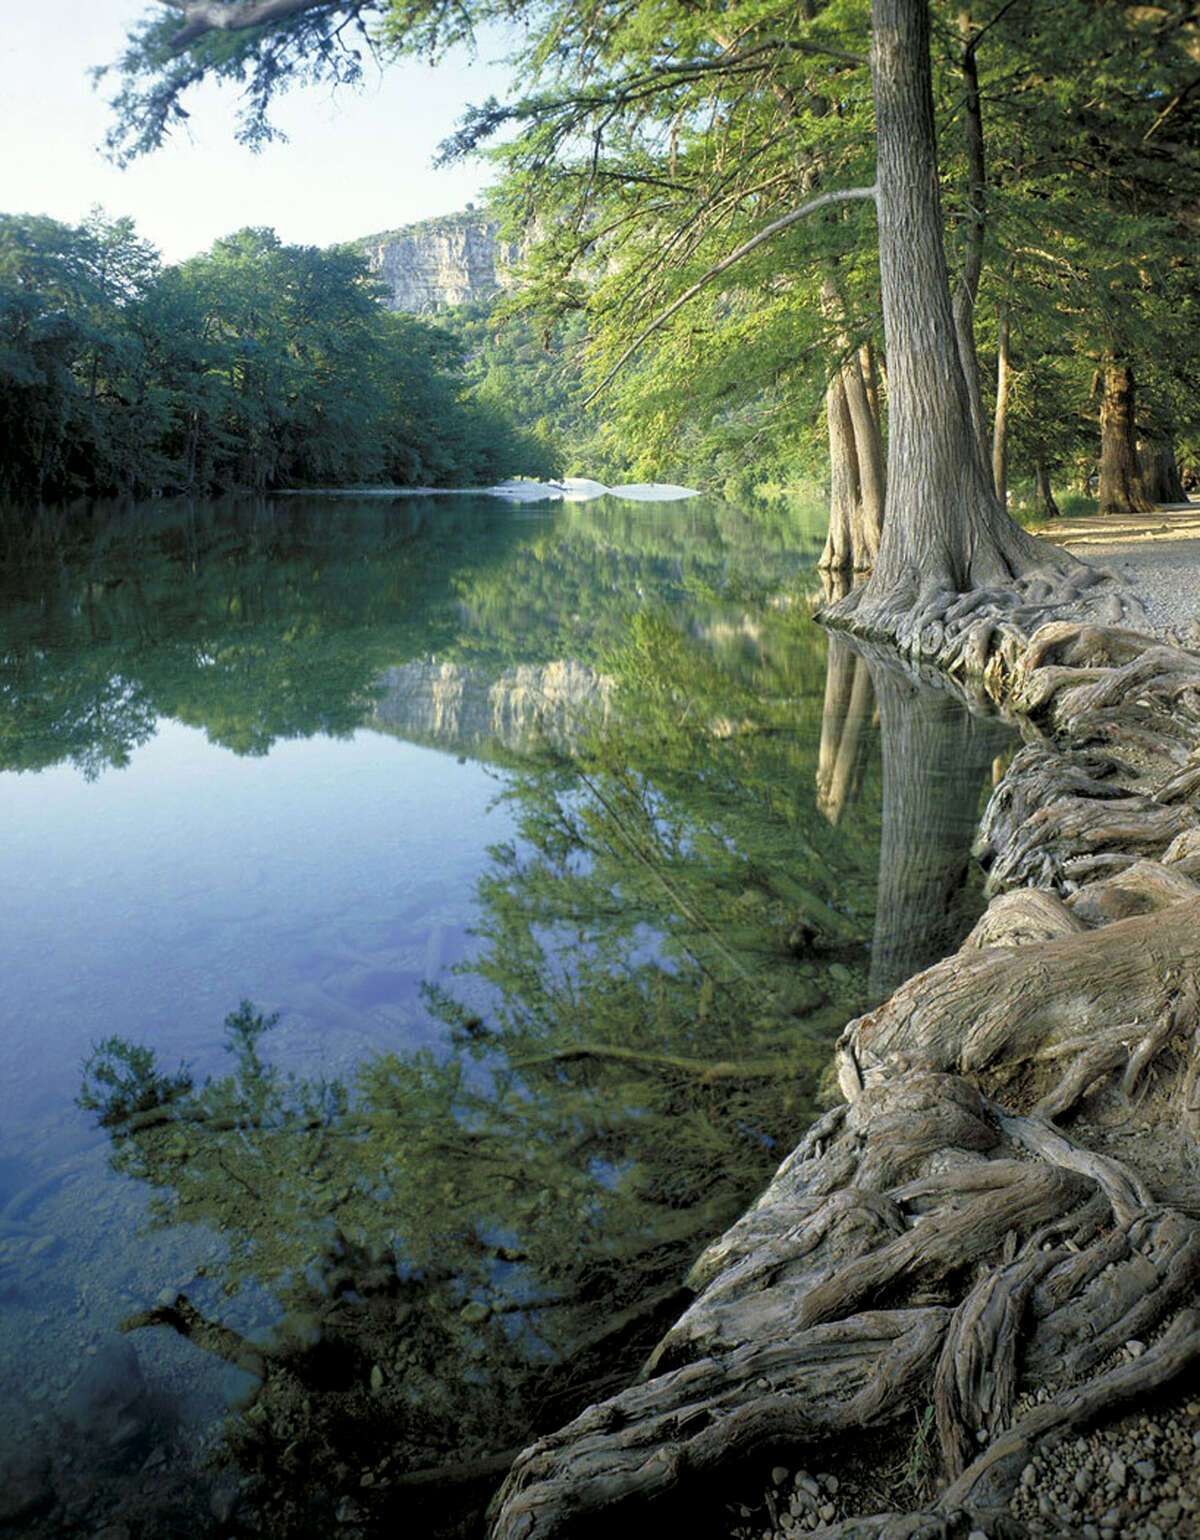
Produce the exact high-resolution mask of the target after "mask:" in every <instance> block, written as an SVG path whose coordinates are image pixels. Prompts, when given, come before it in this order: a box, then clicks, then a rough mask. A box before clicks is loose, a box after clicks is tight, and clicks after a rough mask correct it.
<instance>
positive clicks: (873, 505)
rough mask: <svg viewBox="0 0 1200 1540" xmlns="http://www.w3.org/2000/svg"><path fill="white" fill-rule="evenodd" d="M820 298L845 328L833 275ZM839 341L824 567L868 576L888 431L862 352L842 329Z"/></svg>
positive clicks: (879, 519) (829, 404)
mask: <svg viewBox="0 0 1200 1540" xmlns="http://www.w3.org/2000/svg"><path fill="white" fill-rule="evenodd" d="M821 300H822V306H823V308H824V311H825V314H826V315H827V316H829V317H830V319H831V320H833V322H834V324H835V325H837V326H839V327H840V326H841V324H842V323H844V321H845V305H844V303H843V301H842V296H841V294H840V292H839V290H838V286H837V280H836V278H835V276H834V274H833V272H832V271H830V272H827V273H826V274H825V278H824V280H823V282H822V285H821ZM834 341H835V345H836V346H837V348H838V349H839V351H840V352H841V355H842V362H841V365H840V366H839V371H838V379H839V382H840V390H841V396H840V400H837V399H835V397H836V395H837V392H834V395H833V396H829V395H827V398H826V416H827V419H828V422H829V455H830V508H829V531H830V538H829V540H828V541H827V542H826V546H825V554H824V555H823V556H822V558H821V562H820V565H821V567H822V568H823V569H824V570H826V571H840V570H843V569H844V568H846V567H849V566H853V568H854V570H855V571H856V572H867V571H869V570H870V569H871V568H872V567H873V566H874V565H875V557H876V554H877V553H878V551H879V536H880V531H881V529H882V527H883V500H884V487H885V476H884V454H883V433H882V431H881V429H880V426H879V419H878V416H877V415H876V413H875V410H874V408H873V407H872V404H871V398H870V394H869V392H868V390H867V385H866V381H865V380H864V378H863V372H862V365H861V364H860V362H859V358H858V354H857V352H855V351H854V350H853V349H852V348H851V346H850V338H849V337H848V335H847V334H846V333H845V332H844V331H841V330H839V331H838V332H837V333H836V334H835V338H834ZM847 443H848V446H849V447H848V448H847ZM835 454H836V455H839V456H843V457H844V458H845V461H846V463H845V464H844V465H843V466H841V467H838V466H835V465H834V464H833V460H834V456H835ZM851 467H852V472H853V474H851ZM850 485H853V489H854V491H853V501H852V503H849V504H848V505H847V506H848V507H849V512H848V514H847V512H846V509H845V507H843V506H841V505H842V504H843V503H845V501H846V496H847V494H846V488H847V487H849V486H850ZM835 503H837V504H838V506H837V507H835ZM847 517H848V519H849V549H848V551H847V550H845V549H843V548H842V547H843V544H844V541H845V534H844V529H843V528H841V527H840V526H842V525H843V524H844V521H845V519H846V518H847ZM835 528H836V529H837V534H836V535H835Z"/></svg>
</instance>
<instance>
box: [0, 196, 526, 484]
mask: <svg viewBox="0 0 1200 1540" xmlns="http://www.w3.org/2000/svg"><path fill="white" fill-rule="evenodd" d="M381 294H382V289H381V286H380V285H378V284H377V283H376V282H375V281H374V280H373V279H372V278H371V276H370V273H369V271H368V267H367V263H366V260H365V259H364V258H363V257H362V256H361V255H359V254H357V253H355V252H353V251H351V250H349V249H344V248H331V249H327V250H321V249H318V248H317V247H313V246H287V245H284V244H283V243H282V242H281V241H280V240H279V238H278V236H277V235H276V234H275V232H274V231H273V230H269V229H255V228H248V229H244V230H240V231H238V232H237V233H235V234H233V235H229V236H225V237H223V238H222V239H220V240H218V241H216V242H215V243H214V244H213V246H212V249H211V250H210V251H208V252H206V253H204V254H203V255H202V256H197V257H192V258H190V259H189V260H187V261H186V262H181V263H178V264H175V265H172V266H164V265H163V264H162V263H161V261H160V259H159V256H158V253H157V252H156V251H155V250H154V248H153V247H152V246H151V245H150V244H149V243H148V242H147V241H145V240H143V239H142V238H141V237H139V236H138V234H137V231H136V229H135V228H134V225H133V222H132V220H130V219H128V218H119V219H112V218H109V217H107V216H106V215H105V214H104V213H103V212H102V211H100V210H94V211H93V212H92V214H91V215H90V216H89V217H88V219H86V220H85V221H84V222H83V223H82V224H81V225H78V226H70V225H65V224H60V223H59V222H57V221H56V220H52V219H48V218H44V217H38V216H32V215H16V214H5V215H0V494H3V495H5V496H7V497H9V498H10V499H12V500H14V501H17V502H39V501H43V500H45V501H55V500H61V499H67V498H71V497H75V496H80V495H101V496H114V495H125V494H129V495H135V496H143V497H144V496H147V495H157V494H159V493H171V492H180V491H189V492H201V493H204V492H214V491H225V490H249V491H266V490H270V489H272V488H276V487H281V486H315V485H321V486H337V485H353V484H360V483H365V482H385V483H392V484H396V485H400V486H413V485H419V484H426V485H435V486H445V485H448V484H453V483H463V484H466V485H481V484H487V483H488V482H491V481H496V480H500V479H502V478H503V477H505V476H508V475H512V474H516V473H521V472H524V473H526V474H531V475H535V476H536V475H546V474H549V473H551V472H552V471H553V470H554V469H555V466H554V463H553V459H552V456H551V454H550V451H549V450H548V448H547V446H546V444H545V443H544V442H543V441H542V440H540V439H538V438H537V437H535V436H534V435H532V434H527V433H524V432H522V431H521V430H520V429H519V428H517V427H516V426H515V425H514V423H513V421H512V418H511V414H510V413H509V412H508V411H507V409H506V408H505V406H504V405H503V403H502V402H500V401H498V400H497V399H496V398H495V397H494V396H493V397H490V398H488V399H486V400H485V399H481V398H478V397H477V396H476V395H475V394H474V393H472V392H471V391H470V390H469V388H468V385H467V381H466V378H465V375H464V354H463V349H462V347H461V346H460V345H459V343H458V342H457V341H456V340H455V339H454V338H453V337H451V336H450V335H449V334H448V333H447V332H445V331H444V330H440V329H438V328H435V327H433V326H431V325H429V324H427V323H426V322H423V321H420V320H418V319H417V318H415V317H413V316H408V315H398V314H393V313H391V312H389V311H388V310H386V309H385V308H384V306H383V304H382V302H381Z"/></svg>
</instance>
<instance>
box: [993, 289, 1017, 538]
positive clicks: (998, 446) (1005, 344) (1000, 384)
mask: <svg viewBox="0 0 1200 1540" xmlns="http://www.w3.org/2000/svg"><path fill="white" fill-rule="evenodd" d="M1008 349H1009V321H1008V311H1007V309H1005V310H1003V311H1001V313H1000V327H999V334H998V336H997V340H996V415H995V417H994V418H993V420H992V480H993V481H994V482H995V484H996V496H997V498H998V499H999V501H1000V506H1001V508H1007V507H1008V398H1009V394H1010V392H1011V389H1012V369H1011V366H1010V355H1009V350H1008Z"/></svg>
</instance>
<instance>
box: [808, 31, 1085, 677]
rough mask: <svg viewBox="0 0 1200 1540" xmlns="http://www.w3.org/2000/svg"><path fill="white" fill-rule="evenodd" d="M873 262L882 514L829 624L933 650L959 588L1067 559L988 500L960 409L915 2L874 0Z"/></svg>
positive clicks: (984, 475)
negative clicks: (883, 449) (883, 359)
mask: <svg viewBox="0 0 1200 1540" xmlns="http://www.w3.org/2000/svg"><path fill="white" fill-rule="evenodd" d="M871 64H872V73H873V78H874V83H875V111H876V136H877V143H878V172H877V178H876V182H877V195H876V203H877V208H878V214H879V265H880V278H881V284H882V293H883V314H884V330H885V336H886V343H887V359H888V392H889V396H888V399H889V414H888V415H889V451H890V459H889V466H888V488H887V509H886V513H885V517H884V525H883V535H882V539H881V541H880V547H879V559H878V561H877V562H876V564H875V570H874V572H873V574H872V576H871V579H870V581H869V582H868V583H867V584H866V585H865V587H864V588H862V589H859V590H856V591H855V592H854V593H852V594H851V595H850V596H849V597H848V598H847V599H846V600H843V601H842V603H841V604H840V605H839V606H838V607H836V608H835V609H834V610H832V611H830V612H829V618H830V619H831V620H832V621H833V622H834V623H835V624H836V623H842V624H846V625H848V626H849V627H850V628H851V629H853V630H856V631H859V632H861V633H863V634H866V635H874V636H880V637H883V638H886V639H888V640H891V641H894V642H896V643H897V644H898V645H899V646H900V647H901V649H902V650H904V651H907V652H911V653H920V652H922V651H926V652H928V651H932V652H934V653H937V651H938V650H939V649H940V648H941V646H942V644H943V641H944V636H945V632H944V628H943V626H942V620H943V617H944V616H945V613H946V610H947V608H948V607H949V605H950V604H952V603H953V602H954V599H955V597H956V596H957V595H959V594H962V593H964V592H965V591H967V590H969V589H972V588H978V587H985V586H988V585H996V584H998V585H1001V586H1005V587H1007V586H1008V585H1010V584H1011V582H1012V580H1013V579H1014V578H1016V577H1019V576H1020V575H1023V574H1027V573H1028V572H1029V571H1030V570H1031V569H1033V568H1037V567H1039V566H1040V567H1041V568H1042V569H1043V571H1045V570H1050V571H1053V572H1056V573H1064V572H1069V571H1073V570H1075V569H1076V568H1077V567H1078V565H1079V564H1078V563H1077V562H1075V560H1074V559H1073V558H1072V557H1070V556H1069V555H1067V553H1066V552H1063V551H1061V550H1055V549H1054V548H1052V547H1050V546H1048V545H1045V544H1043V542H1041V541H1037V540H1034V539H1033V538H1032V537H1031V536H1029V535H1027V534H1026V533H1025V532H1024V531H1023V530H1020V529H1018V528H1017V526H1016V525H1015V524H1014V523H1013V522H1012V521H1011V520H1010V519H1009V518H1008V517H1007V515H1006V514H1005V513H1004V511H1003V510H1002V509H1001V507H1000V504H999V502H998V501H997V498H996V491H995V487H994V485H993V483H992V473H991V468H990V467H989V466H986V465H985V462H984V457H983V452H982V447H981V444H980V439H979V435H978V434H977V433H976V431H975V428H974V423H973V420H972V415H971V406H970V399H969V395H968V390H967V384H966V379H965V377H964V374H963V368H962V362H961V359H960V356H959V347H958V340H957V333H956V329H955V324H954V316H953V312H952V307H951V301H950V278H949V273H948V270H947V267H946V254H945V249H944V245H943V238H942V215H941V202H940V197H939V193H938V171H937V152H936V142H935V136H934V121H933V93H932V77H931V69H930V60H929V14H928V6H927V4H926V3H925V0H875V6H874V33H873V40H872V50H871Z"/></svg>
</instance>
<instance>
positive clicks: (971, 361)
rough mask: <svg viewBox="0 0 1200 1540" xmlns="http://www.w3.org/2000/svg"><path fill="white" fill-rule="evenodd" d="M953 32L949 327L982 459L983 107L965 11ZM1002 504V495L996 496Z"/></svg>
mask: <svg viewBox="0 0 1200 1540" xmlns="http://www.w3.org/2000/svg"><path fill="white" fill-rule="evenodd" d="M958 31H959V37H960V38H961V41H962V66H961V67H962V77H963V135H964V139H965V141H966V145H965V147H966V152H967V175H966V186H965V189H964V192H965V196H966V203H967V213H966V217H965V221H964V223H965V226H966V240H965V242H964V247H963V265H962V271H961V273H960V274H959V279H958V286H957V288H956V289H955V291H954V328H955V331H956V332H957V334H958V356H959V360H960V362H961V363H962V369H963V378H964V379H965V380H966V384H967V397H968V399H969V400H970V403H971V421H972V422H973V423H974V425H975V433H976V436H977V437H978V439H979V447H980V451H981V452H982V454H983V456H984V458H985V459H986V458H987V454H988V441H987V421H986V418H985V417H984V412H983V389H982V386H981V385H980V380H979V357H978V354H977V352H976V349H975V306H976V303H977V301H978V299H979V279H980V276H981V275H982V273H983V239H984V234H985V232H986V230H987V164H986V161H985V159H984V151H983V108H982V104H981V101H980V95H979V65H978V61H977V59H976V56H975V55H976V49H977V47H978V43H979V36H978V34H977V33H976V31H975V27H974V25H973V23H972V21H971V14H970V12H969V11H966V10H963V11H960V12H959V13H958ZM1001 501H1002V502H1003V498H1001Z"/></svg>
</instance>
